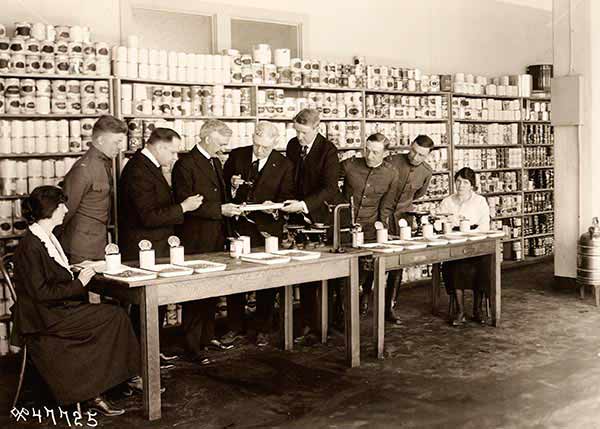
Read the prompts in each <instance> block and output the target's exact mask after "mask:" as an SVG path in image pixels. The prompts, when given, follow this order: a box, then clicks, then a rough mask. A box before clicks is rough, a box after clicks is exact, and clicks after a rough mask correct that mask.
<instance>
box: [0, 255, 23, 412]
mask: <svg viewBox="0 0 600 429" xmlns="http://www.w3.org/2000/svg"><path fill="white" fill-rule="evenodd" d="M13 256H14V255H13V254H12V253H7V254H5V255H4V256H2V258H0V273H1V274H2V277H3V278H4V283H5V284H6V286H8V291H9V293H10V296H11V298H12V300H13V302H15V303H16V302H17V294H16V292H15V287H14V285H13V282H12V275H11V272H12V271H13V269H14V262H13ZM16 329H17V327H16V325H13V331H16ZM12 340H13V336H12V333H11V343H12ZM22 350H23V358H22V359H21V370H20V371H19V384H18V385H17V392H16V393H15V398H14V399H13V402H12V408H14V407H15V405H17V401H18V400H19V394H20V393H21V387H23V379H24V378H25V366H26V364H27V345H26V344H23V347H22Z"/></svg>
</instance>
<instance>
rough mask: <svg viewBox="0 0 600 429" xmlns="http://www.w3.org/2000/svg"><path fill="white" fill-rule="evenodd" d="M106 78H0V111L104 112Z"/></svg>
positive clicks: (107, 95) (17, 112)
mask: <svg viewBox="0 0 600 429" xmlns="http://www.w3.org/2000/svg"><path fill="white" fill-rule="evenodd" d="M109 92H110V91H109V84H108V81H105V80H99V81H78V80H72V81H71V80H69V81H66V80H48V79H16V78H7V79H1V78H0V113H7V114H49V113H54V114H80V113H83V114H104V113H109V111H110V101H109Z"/></svg>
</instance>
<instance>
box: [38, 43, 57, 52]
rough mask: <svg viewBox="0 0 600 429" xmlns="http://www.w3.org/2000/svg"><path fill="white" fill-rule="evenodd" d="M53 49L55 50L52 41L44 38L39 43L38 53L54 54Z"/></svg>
mask: <svg viewBox="0 0 600 429" xmlns="http://www.w3.org/2000/svg"><path fill="white" fill-rule="evenodd" d="M55 50H56V47H55V45H54V42H52V41H50V40H44V41H43V42H42V43H41V44H40V53H41V54H42V55H44V54H47V55H54V52H55Z"/></svg>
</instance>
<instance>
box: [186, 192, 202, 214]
mask: <svg viewBox="0 0 600 429" xmlns="http://www.w3.org/2000/svg"><path fill="white" fill-rule="evenodd" d="M203 200H204V197H203V196H202V195H192V196H191V197H187V198H186V199H185V201H183V202H182V203H181V209H182V210H183V212H184V213H186V212H193V211H194V210H196V209H197V208H198V207H200V206H201V205H202V201H203Z"/></svg>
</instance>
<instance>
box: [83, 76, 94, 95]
mask: <svg viewBox="0 0 600 429" xmlns="http://www.w3.org/2000/svg"><path fill="white" fill-rule="evenodd" d="M94 94H95V87H94V81H93V80H83V81H81V96H82V97H85V96H93V95H94Z"/></svg>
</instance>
